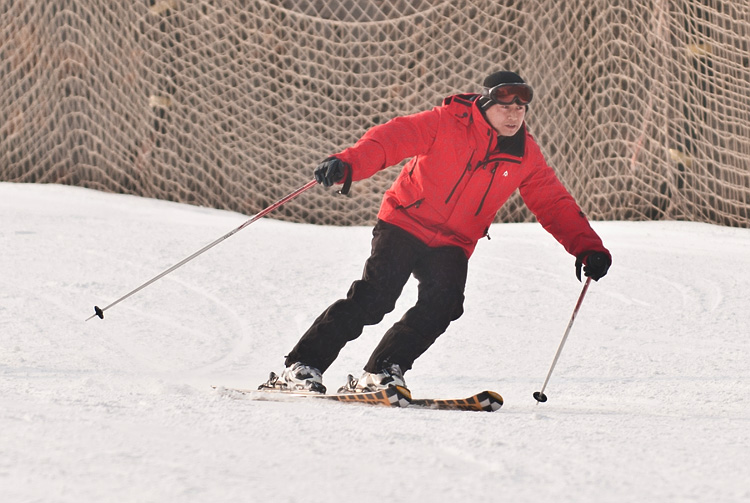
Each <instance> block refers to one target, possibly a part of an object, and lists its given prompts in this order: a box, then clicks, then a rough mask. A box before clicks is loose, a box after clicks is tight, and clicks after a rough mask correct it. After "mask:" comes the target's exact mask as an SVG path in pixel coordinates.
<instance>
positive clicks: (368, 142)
mask: <svg viewBox="0 0 750 503" xmlns="http://www.w3.org/2000/svg"><path fill="white" fill-rule="evenodd" d="M532 97H533V91H532V88H531V87H530V86H529V85H528V84H526V83H525V82H524V80H523V79H522V78H521V77H520V76H519V75H518V74H516V73H514V72H508V71H500V72H496V73H493V74H491V75H489V76H488V77H487V78H486V79H485V80H484V83H483V90H482V92H481V94H460V95H455V96H450V97H448V98H446V99H445V100H444V101H443V104H442V105H441V106H438V107H435V108H433V109H432V110H429V111H425V112H421V113H417V114H414V115H408V116H403V117H397V118H395V119H393V120H391V121H389V122H387V123H385V124H382V125H378V126H375V127H373V128H372V129H370V130H369V131H367V132H366V133H365V134H364V136H362V138H361V139H360V140H359V141H358V142H357V143H356V144H355V145H354V146H352V147H350V148H347V149H346V150H344V151H342V152H339V153H338V154H335V155H333V156H331V157H329V158H328V159H326V160H325V161H323V162H322V163H321V164H320V165H319V166H318V167H317V168H316V169H315V179H316V180H317V181H318V183H322V184H323V185H325V186H326V187H330V186H332V185H334V184H337V183H341V182H344V184H345V185H344V186H345V187H346V188H348V184H350V183H351V182H352V181H357V180H362V179H364V178H367V177H370V176H372V175H373V174H375V173H376V172H378V171H380V170H382V169H385V168H386V167H389V166H393V165H395V164H398V163H399V162H401V161H402V160H404V159H407V158H411V160H410V161H409V162H408V163H407V164H406V165H405V166H404V168H403V170H402V171H401V173H400V175H399V176H398V178H397V179H396V181H395V182H394V183H393V185H392V186H391V187H390V188H389V189H388V190H387V191H386V193H385V196H384V198H383V201H382V205H381V207H380V211H379V213H378V222H377V224H376V225H375V227H374V229H373V240H372V252H371V255H370V257H369V258H368V259H367V261H366V263H365V268H364V272H363V275H362V278H361V279H359V280H357V281H355V282H354V283H353V284H352V285H351V288H350V289H349V292H348V293H347V296H346V298H344V299H341V300H338V301H336V302H334V303H333V304H332V305H331V306H330V307H328V309H326V310H325V311H324V312H323V313H322V314H321V315H320V316H319V317H318V318H317V319H316V320H315V321H314V323H313V324H312V326H311V327H310V328H309V329H308V330H307V332H305V334H304V335H303V336H302V338H301V339H300V340H299V342H298V343H297V345H296V346H295V347H294V348H293V349H292V351H291V352H290V353H289V354H288V355H287V357H286V369H285V370H284V371H283V372H282V373H281V375H280V376H279V378H278V381H277V383H276V386H280V387H282V388H286V389H293V390H304V391H310V392H318V393H325V386H324V385H323V379H322V374H323V373H324V372H325V371H326V369H328V367H329V366H330V365H331V364H332V363H333V361H334V360H335V359H336V357H337V356H338V354H339V352H340V351H341V349H342V348H343V347H344V345H345V344H346V343H347V342H349V341H351V340H354V339H356V338H357V337H359V336H360V335H361V333H362V330H363V328H364V326H365V325H374V324H377V323H379V322H380V321H382V319H383V317H384V316H385V315H386V314H387V313H389V312H390V311H392V310H393V309H394V308H395V304H396V301H397V299H398V298H399V296H400V295H401V292H402V289H403V286H404V285H405V283H406V282H407V280H408V279H409V277H410V276H411V275H412V274H413V275H414V277H415V278H416V279H417V280H418V282H419V286H418V300H417V303H416V304H415V305H414V306H413V307H412V308H411V309H409V310H408V311H407V312H406V313H405V314H404V316H403V317H402V318H401V320H400V321H398V322H397V323H396V324H394V325H393V326H392V327H391V328H390V329H389V330H388V331H387V332H386V333H385V335H384V336H383V338H382V340H381V341H380V343H379V344H378V346H377V347H376V348H375V350H374V351H373V353H372V355H371V357H370V359H369V361H368V362H367V364H366V365H365V367H364V374H363V375H362V377H361V378H360V379H359V380H358V381H352V382H350V383H349V388H351V390H352V391H374V390H377V389H382V388H385V387H388V386H392V385H399V386H404V387H406V384H405V381H404V375H403V374H404V373H405V372H406V371H408V370H409V369H411V368H412V364H413V363H414V360H416V359H417V358H418V357H419V356H420V355H421V354H422V353H424V352H425V351H426V350H427V349H428V348H429V347H430V346H431V345H432V343H433V342H435V340H436V339H437V337H438V336H440V335H441V334H442V333H443V332H445V330H446V329H447V327H448V325H449V324H450V323H451V322H452V321H454V320H456V319H458V318H459V317H460V316H461V315H462V314H463V302H464V288H465V284H466V277H467V264H468V259H469V257H470V256H471V255H472V253H473V251H474V248H475V246H476V244H477V241H478V240H479V239H481V238H482V237H484V236H486V235H487V233H488V230H489V227H490V224H491V223H492V221H493V220H494V218H495V215H496V213H497V212H498V210H499V209H500V208H501V206H502V205H503V204H504V203H505V201H506V200H507V199H508V197H510V195H511V194H512V193H513V192H514V191H515V190H516V189H518V190H519V192H520V194H521V197H522V198H523V200H524V202H525V204H526V205H527V206H528V208H529V209H530V210H531V211H532V213H534V215H535V216H536V218H537V220H538V221H539V223H540V224H541V225H542V226H543V227H544V228H545V229H546V230H547V231H548V232H549V233H550V234H552V236H554V237H555V239H557V241H559V242H560V243H561V244H562V245H563V247H564V248H565V250H566V251H568V253H570V254H571V255H573V256H575V257H576V274H577V275H578V279H579V280H580V278H581V268H583V272H584V273H585V275H586V276H589V277H591V278H592V279H594V280H599V279H600V278H601V277H603V276H604V275H605V274H607V270H608V269H609V266H610V264H611V262H612V260H611V256H610V253H609V251H608V250H607V249H606V248H605V247H604V245H603V244H602V241H601V239H600V238H599V236H598V235H597V234H596V232H594V230H593V229H592V228H591V226H590V225H589V222H588V220H587V219H586V217H585V215H584V214H583V212H582V211H581V210H580V208H579V206H578V205H577V204H576V202H575V201H574V199H573V197H572V196H571V195H570V194H569V193H568V191H567V190H566V189H565V188H564V187H563V185H562V183H561V182H560V181H559V179H558V178H557V176H556V175H555V173H554V171H553V170H552V168H550V167H549V166H548V165H547V163H546V161H545V159H544V156H543V155H542V153H541V151H540V149H539V146H538V145H537V143H536V141H535V140H534V138H533V137H532V136H531V135H530V134H529V132H528V131H527V128H526V123H525V121H524V119H525V114H526V112H527V110H528V106H529V103H530V102H531V100H532Z"/></svg>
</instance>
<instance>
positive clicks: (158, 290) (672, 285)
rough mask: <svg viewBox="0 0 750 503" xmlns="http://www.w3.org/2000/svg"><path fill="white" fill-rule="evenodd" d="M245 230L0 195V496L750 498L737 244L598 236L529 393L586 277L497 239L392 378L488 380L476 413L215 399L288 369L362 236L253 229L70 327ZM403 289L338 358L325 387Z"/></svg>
mask: <svg viewBox="0 0 750 503" xmlns="http://www.w3.org/2000/svg"><path fill="white" fill-rule="evenodd" d="M312 190H324V189H323V188H319V187H315V188H313V189H312ZM304 197H305V196H304V194H303V195H302V196H300V198H304ZM259 209H260V208H259ZM247 218H248V217H247V216H244V215H239V214H235V213H230V212H223V211H217V210H211V209H202V208H195V207H190V206H184V205H178V204H173V203H168V202H164V201H154V200H147V199H141V198H136V197H131V196H123V195H113V194H104V193H100V192H96V191H91V190H86V189H81V188H73V187H64V186H54V185H46V186H43V185H15V184H8V183H0V264H1V265H0V274H1V277H2V283H1V284H2V286H1V287H0V432H2V433H0V493H2V494H3V498H2V499H3V501H8V502H37V501H38V502H102V501H117V502H166V501H179V502H207V501H211V502H256V501H257V502H266V501H272V502H274V503H282V502H297V501H326V502H350V501H357V502H372V501H430V502H454V501H511V502H527V501H528V502H543V501H556V502H576V503H587V502H630V501H632V502H636V501H637V502H644V501H648V502H652V501H653V502H682V501H699V502H709V501H710V502H740V501H750V476H748V473H749V472H748V468H747V467H748V466H749V465H750V339H749V338H748V332H750V310H749V309H748V299H749V298H750V293H749V292H748V285H749V284H750V230H748V229H731V228H725V227H718V226H711V225H704V224H696V223H686V222H641V223H628V222H599V223H595V224H594V227H595V228H596V229H597V231H598V232H599V233H600V235H601V236H602V238H603V239H604V241H605V244H606V245H607V246H608V247H609V248H610V249H611V250H612V253H613V256H614V265H613V267H612V269H611V271H610V274H609V275H608V276H607V277H606V278H604V279H602V280H601V281H600V282H598V283H594V284H592V286H591V288H590V289H589V293H588V296H587V298H586V300H585V302H584V303H583V307H582V308H581V311H580V313H579V316H578V319H577V320H576V323H575V325H574V326H573V330H572V332H571V335H570V338H569V339H568V343H567V345H566V347H565V349H564V351H563V353H562V356H561V358H560V361H559V363H558V365H557V368H556V369H555V373H554V374H553V375H552V379H551V381H550V383H549V385H548V387H547V390H546V391H547V395H548V396H549V401H548V402H547V403H545V404H536V402H535V401H534V400H533V398H532V393H533V392H534V391H537V390H539V389H540V388H541V385H542V382H543V381H544V377H545V376H546V374H547V371H548V370H549V366H550V364H551V362H552V358H553V356H554V354H555V351H556V349H557V346H558V344H559V342H560V339H561V337H562V334H563V332H564V330H565V327H566V326H567V323H568V321H569V319H570V315H571V312H572V309H573V307H574V305H575V301H576V299H577V297H578V295H579V293H580V289H581V284H580V283H578V282H577V281H576V280H575V278H574V274H573V273H574V270H573V259H572V258H571V257H570V256H568V255H567V254H566V253H565V252H564V250H562V248H561V247H560V246H559V245H558V244H557V243H556V242H555V241H554V240H553V239H552V238H551V237H550V236H549V235H547V234H546V233H545V232H544V231H543V230H542V229H541V227H540V226H538V225H536V224H505V225H495V226H494V227H493V228H492V229H491V235H492V240H491V241H486V240H484V241H482V242H481V243H480V245H479V247H478V249H477V252H476V253H475V255H474V257H473V258H472V261H471V263H470V272H469V275H470V276H469V284H468V287H467V293H466V297H467V301H466V314H465V315H464V316H463V317H462V318H461V319H460V320H458V321H457V322H455V323H454V324H453V325H451V327H450V328H449V330H448V332H447V333H446V334H445V335H444V336H443V337H442V338H441V339H439V340H438V342H437V343H436V344H435V346H433V348H432V349H431V350H430V351H429V352H428V353H427V354H426V355H424V356H423V357H422V358H421V359H420V360H418V361H417V363H416V365H415V367H414V369H413V370H412V371H411V372H409V373H408V374H407V382H408V384H409V386H410V388H411V389H412V391H413V393H414V394H415V395H428V396H445V397H455V396H461V395H467V394H471V393H473V392H476V391H480V390H482V389H494V390H496V391H498V392H500V393H501V394H502V395H503V396H504V397H505V400H506V404H505V406H504V407H503V409H501V410H500V411H499V412H497V413H494V414H486V413H467V412H444V411H430V410H398V409H379V408H373V407H366V406H352V405H341V404H331V403H322V402H300V403H272V402H255V401H249V400H236V399H231V398H227V397H223V396H220V395H219V394H217V393H216V392H214V391H213V390H212V389H211V387H210V385H211V384H218V385H224V386H255V385H257V384H258V383H260V382H261V381H263V380H265V378H266V376H267V373H268V372H269V371H270V370H276V371H278V370H280V369H281V368H282V363H283V356H284V354H285V353H286V351H288V350H289V349H290V348H291V347H292V346H293V345H294V343H295V342H296V341H297V338H298V337H299V335H300V334H301V333H302V332H303V331H304V330H305V329H306V328H307V326H308V325H309V323H310V322H311V321H312V319H313V318H314V317H315V316H317V315H318V314H319V313H320V311H322V309H324V308H325V307H326V306H328V304H330V303H331V302H332V301H334V300H335V299H337V298H339V297H340V296H342V295H343V294H344V293H345V292H346V290H347V288H348V286H349V284H350V282H351V281H352V280H354V279H356V278H357V277H358V275H359V274H360V272H361V269H362V264H363V262H364V260H365V258H366V257H367V255H368V252H369V241H370V229H369V228H327V227H317V226H311V225H300V224H291V223H284V222H278V221H273V220H270V219H263V220H261V221H259V222H257V223H255V224H253V225H252V226H251V227H248V228H247V229H245V230H243V231H242V232H241V233H238V234H237V235H235V236H233V237H232V238H231V239H229V240H227V241H226V242H224V243H222V244H221V245H220V246H218V247H216V248H214V249H212V250H211V251H209V252H208V253H206V254H204V255H202V256H201V257H199V258H197V259H196V260H194V261H193V262H190V263H189V264H187V265H186V266H184V267H182V268H181V269H179V270H177V271H176V272H174V273H172V274H171V275H169V276H167V277H165V278H164V279H162V280H160V281H158V282H156V283H154V284H153V285H151V286H149V287H148V288H146V289H144V290H143V291H141V292H139V293H138V294H136V295H134V296H133V297H131V298H129V299H127V300H125V301H124V302H122V303H121V304H118V305H117V306H115V307H113V308H112V309H111V310H108V311H107V312H106V315H105V319H104V320H103V321H102V320H99V319H98V318H95V319H92V320H90V321H87V322H85V321H84V320H85V319H86V318H88V317H89V316H90V315H91V314H93V306H94V304H97V305H99V306H105V305H107V304H109V303H111V302H112V301H114V300H115V299H117V298H118V297H120V296H121V295H123V294H125V293H127V292H128V291H130V290H131V289H133V288H135V287H136V286H138V285H140V284H141V283H143V282H145V281H146V280H148V279H150V278H151V277H153V276H155V275H156V274H158V273H159V272H161V271H162V270H164V269H166V268H168V267H169V266H171V265H172V264H174V263H176V262H178V261H179V260H181V259H182V258H184V257H186V256H188V255H190V254H191V253H192V252H194V251H196V250H198V249H200V248H201V247H202V246H204V245H205V244H207V243H209V242H211V241H213V240H214V239H216V238H218V237H220V236H222V235H223V234H225V233H226V232H229V231H230V230H232V229H233V228H235V227H237V226H239V225H240V224H241V223H243V222H244V221H246V220H247ZM415 292H416V288H415V285H414V284H413V283H409V284H408V285H407V289H406V290H405V293H404V295H403V297H402V299H401V302H400V303H399V305H398V307H397V309H396V311H395V312H394V313H393V314H392V315H389V317H388V318H387V319H386V321H385V322H384V323H383V324H382V325H380V326H378V327H369V328H368V329H367V330H366V331H365V333H364V335H363V336H362V337H361V338H360V339H358V340H357V341H354V342H352V343H351V344H350V345H348V346H347V347H346V348H345V349H344V351H343V352H342V354H341V357H340V358H339V360H337V362H336V363H335V364H334V366H333V367H332V368H331V369H330V370H329V372H327V373H326V376H325V378H326V384H327V385H328V386H329V388H335V387H337V386H338V385H339V384H340V383H341V382H343V380H344V378H345V376H346V374H347V373H350V372H352V373H355V374H358V373H359V372H360V371H361V367H362V365H363V364H364V362H365V361H366V359H367V357H368V356H369V351H370V350H371V349H372V348H373V347H374V346H375V344H376V342H377V340H378V338H379V336H380V334H382V332H383V331H384V330H385V328H386V327H387V326H389V323H392V322H393V321H395V320H396V319H398V317H399V316H400V315H401V313H403V311H404V310H405V309H406V308H408V307H409V306H410V305H411V303H413V301H414V298H415Z"/></svg>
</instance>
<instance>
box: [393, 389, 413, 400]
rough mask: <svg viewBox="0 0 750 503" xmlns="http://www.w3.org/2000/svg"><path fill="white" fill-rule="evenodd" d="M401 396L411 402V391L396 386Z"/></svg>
mask: <svg viewBox="0 0 750 503" xmlns="http://www.w3.org/2000/svg"><path fill="white" fill-rule="evenodd" d="M394 387H395V388H396V391H398V393H399V394H401V395H403V396H404V397H405V398H406V399H407V400H411V391H409V389H408V388H404V387H403V386H394Z"/></svg>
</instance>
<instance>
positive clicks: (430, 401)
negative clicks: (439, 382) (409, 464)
mask: <svg viewBox="0 0 750 503" xmlns="http://www.w3.org/2000/svg"><path fill="white" fill-rule="evenodd" d="M213 388H214V389H216V390H217V391H219V392H221V393H224V394H227V395H230V396H237V395H239V396H241V397H247V398H250V399H252V400H260V401H263V400H266V401H277V402H283V401H289V400H298V399H311V400H328V401H336V402H341V403H357V404H366V405H379V406H385V407H401V408H405V407H410V408H411V407H413V408H423V409H438V410H464V411H478V412H482V411H483V412H495V411H497V410H499V409H500V408H501V407H502V406H503V397H502V396H500V395H499V394H498V393H496V392H494V391H482V392H481V393H477V394H476V395H472V396H470V397H467V398H458V399H451V398H412V396H411V393H410V392H409V390H408V389H406V388H403V387H401V386H392V387H389V388H386V389H384V390H379V391H368V392H346V393H334V394H331V395H324V394H321V393H304V392H300V391H288V390H282V389H278V388H263V387H261V388H260V389H242V388H225V387H221V386H213Z"/></svg>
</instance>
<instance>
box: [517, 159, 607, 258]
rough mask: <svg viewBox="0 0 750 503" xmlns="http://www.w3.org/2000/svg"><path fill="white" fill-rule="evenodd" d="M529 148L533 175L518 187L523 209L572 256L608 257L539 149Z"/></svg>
mask: <svg viewBox="0 0 750 503" xmlns="http://www.w3.org/2000/svg"><path fill="white" fill-rule="evenodd" d="M532 149H533V150H535V152H532V154H533V155H534V159H533V165H532V167H531V170H532V172H531V173H530V175H529V176H528V177H527V178H526V179H525V180H524V181H523V182H522V183H521V185H520V186H519V192H520V193H521V197H522V198H523V200H524V203H526V206H528V208H529V209H530V210H531V212H532V213H533V214H534V216H536V218H537V220H538V221H539V223H540V224H541V225H542V227H544V229H545V230H547V232H549V233H550V234H552V236H554V238H555V239H556V240H557V241H558V242H559V243H560V244H561V245H563V247H564V248H565V250H567V252H568V253H570V254H571V255H573V256H574V257H578V256H579V255H580V254H581V253H583V252H588V251H600V252H603V253H606V254H607V255H610V253H609V250H607V249H606V248H605V247H604V244H603V243H602V240H601V238H600V237H599V236H598V235H597V234H596V232H595V231H594V229H592V228H591V225H590V224H589V221H588V219H587V218H586V215H584V213H583V211H581V208H580V207H579V206H578V204H577V203H576V202H575V200H574V199H573V196H571V195H570V193H569V192H568V191H567V189H566V188H565V187H564V186H563V184H562V183H561V182H560V180H559V179H558V178H557V175H556V174H555V172H554V171H553V170H552V168H551V167H550V166H549V165H547V162H546V161H545V160H544V156H542V153H541V152H540V151H539V149H538V147H537V146H536V145H534V146H533V147H532ZM610 258H611V256H610Z"/></svg>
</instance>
